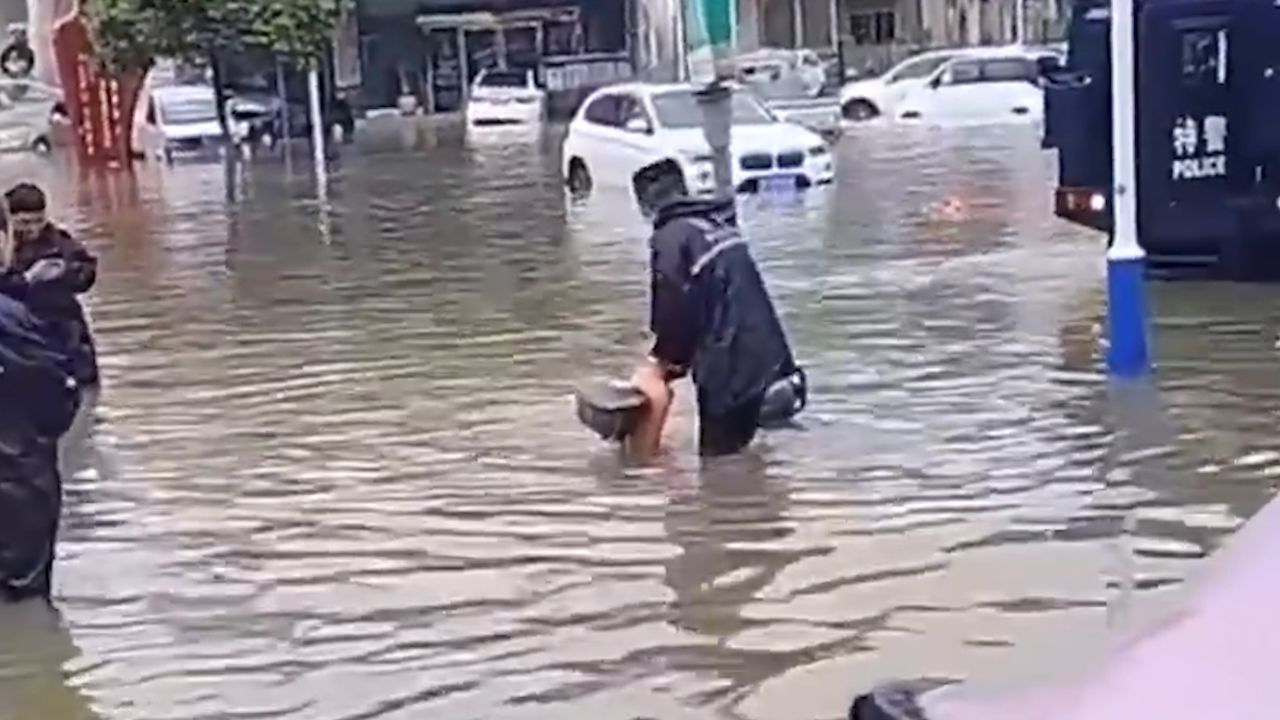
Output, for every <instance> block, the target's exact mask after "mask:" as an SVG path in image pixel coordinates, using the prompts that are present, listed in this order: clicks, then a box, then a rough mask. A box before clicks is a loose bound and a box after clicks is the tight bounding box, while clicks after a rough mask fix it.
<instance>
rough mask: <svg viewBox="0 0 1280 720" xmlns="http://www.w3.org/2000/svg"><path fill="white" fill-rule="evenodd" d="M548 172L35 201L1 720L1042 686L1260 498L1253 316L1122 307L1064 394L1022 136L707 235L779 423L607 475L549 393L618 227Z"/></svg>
mask: <svg viewBox="0 0 1280 720" xmlns="http://www.w3.org/2000/svg"><path fill="white" fill-rule="evenodd" d="M557 147H558V143H557V142H556V141H555V136H554V134H551V133H549V134H548V135H547V136H546V137H533V138H525V137H511V136H506V135H498V136H496V137H489V136H485V137H482V138H478V139H471V140H466V141H464V140H463V138H462V136H461V133H460V131H458V130H450V129H447V128H445V129H433V128H418V129H405V130H403V131H402V132H401V134H399V135H397V134H392V135H391V136H389V137H382V138H380V139H379V140H377V141H372V140H370V141H367V142H364V144H363V146H362V147H360V148H357V149H352V150H347V151H344V153H343V155H342V157H341V158H339V159H337V160H336V161H335V162H334V165H333V169H332V172H333V175H332V178H331V185H330V187H329V189H328V205H327V206H320V205H318V204H317V203H316V201H315V199H314V198H315V194H316V193H315V189H314V186H313V184H312V181H311V180H310V177H309V170H308V168H307V165H306V163H305V160H304V159H303V158H304V157H305V155H306V153H305V151H300V152H299V153H298V157H297V158H295V159H294V160H293V161H292V163H291V167H289V168H286V167H285V166H284V165H283V164H282V163H281V162H279V161H278V160H277V161H270V162H261V163H256V164H253V165H250V166H248V167H240V168H238V169H234V170H230V171H228V170H226V169H224V168H223V167H222V166H221V165H218V164H204V165H200V164H192V165H179V166H175V167H173V168H168V169H157V168H146V169H143V170H140V171H139V174H138V176H137V178H136V180H132V181H129V180H126V179H125V178H123V177H120V176H110V175H108V176H94V175H87V176H83V177H81V176H78V175H77V174H76V173H74V172H73V171H72V170H70V169H69V167H68V166H67V165H66V164H65V163H64V162H62V161H59V160H57V159H54V160H51V161H40V160H35V159H25V160H24V159H19V158H13V157H5V158H0V172H2V173H3V174H4V176H5V178H6V180H11V179H14V178H15V177H16V176H18V175H27V176H31V177H35V178H36V179H38V180H41V181H42V182H45V183H47V184H48V186H49V187H50V190H51V194H52V195H53V198H54V205H55V207H56V208H57V214H58V216H59V218H60V219H61V220H62V221H63V222H64V223H66V224H67V225H69V226H70V227H72V228H74V229H75V230H76V231H77V232H78V233H79V234H80V235H81V236H82V237H83V238H84V239H85V240H86V241H87V242H89V243H91V245H92V246H93V248H94V249H95V250H96V251H97V252H98V253H100V256H101V263H102V264H101V280H100V282H99V285H98V287H97V289H96V291H95V292H94V293H93V295H92V297H91V299H90V304H91V313H92V317H93V321H94V323H95V325H96V328H97V332H98V336H99V339H100V346H101V355H102V362H103V367H104V372H105V378H106V387H105V390H104V392H103V394H102V397H101V398H100V399H99V400H98V402H97V403H96V405H95V406H94V407H93V408H92V409H91V412H90V413H89V414H88V415H86V417H85V418H84V419H83V423H82V425H81V426H80V427H79V428H77V429H76V431H75V432H74V433H73V437H71V438H70V439H69V448H68V453H67V458H66V459H67V463H68V465H69V467H68V478H67V482H66V495H67V502H66V511H65V516H64V519H63V525H64V530H63V536H62V541H63V542H62V546H61V561H60V564H59V566H58V572H57V577H56V585H57V595H58V599H57V602H58V607H59V608H60V610H61V613H60V615H58V616H54V615H51V614H50V613H48V612H47V611H45V610H43V609H42V608H33V607H20V608H0V718H4V719H5V720H8V719H9V718H14V719H15V720H16V719H19V718H20V719H22V720H25V719H27V718H37V717H38V718H41V719H42V720H80V719H81V718H103V719H109V720H126V719H135V718H136V719H139V720H143V719H145V720H162V719H165V718H174V719H178V718H181V719H182V720H192V719H194V718H209V719H213V718H218V719H220V720H225V719H228V718H244V719H247V718H289V719H298V720H301V719H304V718H305V719H307V720H328V719H333V720H339V719H342V720H356V719H363V718H427V717H429V718H450V719H453V718H458V719H460V720H461V719H470V718H486V719H494V720H526V719H534V718H538V719H541V718H557V719H559V718H564V717H583V718H586V717H596V718H611V719H617V720H626V719H629V718H660V719H662V720H667V719H671V720H684V719H709V718H747V719H751V720H794V719H795V718H838V717H841V716H843V714H844V713H845V711H846V708H847V703H848V702H849V700H850V699H851V698H852V696H853V695H854V693H856V692H858V691H860V690H863V689H865V688H867V687H868V686H870V685H871V684H873V683H875V682H877V681H879V680H882V679H886V678H892V677H899V676H909V677H914V676H931V677H952V678H970V679H973V680H975V681H985V682H1019V681H1029V680H1035V679H1039V678H1044V677H1049V676H1050V675H1051V674H1052V673H1054V672H1058V671H1060V670H1061V669H1062V668H1063V667H1066V666H1069V665H1071V664H1072V663H1083V662H1089V661H1090V659H1091V658H1096V657H1097V656H1098V654H1099V653H1101V652H1103V651H1105V649H1106V647H1107V645H1108V643H1109V642H1112V638H1113V637H1114V633H1115V632H1116V631H1118V630H1122V629H1125V628H1128V627H1131V626H1133V625H1135V624H1137V623H1141V622H1143V621H1144V618H1146V617H1147V616H1148V615H1150V614H1151V613H1154V612H1156V610H1157V609H1158V608H1160V607H1164V606H1165V605H1167V603H1170V602H1174V601H1176V599H1177V598H1178V597H1180V596H1181V594H1182V593H1183V592H1184V591H1185V589H1186V588H1187V586H1188V582H1187V581H1188V579H1190V578H1194V575H1195V572H1196V570H1197V569H1198V568H1199V567H1200V566H1201V563H1202V560H1203V559H1204V557H1205V556H1206V555H1207V554H1209V553H1211V552H1212V551H1213V550H1214V549H1215V548H1217V547H1218V546H1219V545H1220V544H1221V543H1222V542H1223V541H1224V540H1225V539H1226V538H1227V537H1229V536H1230V533H1231V532H1232V531H1233V530H1234V529H1235V528H1236V527H1237V526H1238V525H1239V524H1240V523H1241V522H1243V520H1244V519H1246V518H1247V517H1248V516H1249V515H1251V514H1252V513H1253V512H1255V511H1256V510H1257V509H1258V508H1260V507H1261V506H1262V505H1263V504H1264V503H1265V502H1266V500H1267V499H1268V497H1269V496H1270V494H1271V493H1272V489H1273V486H1274V484H1275V482H1276V480H1275V478H1276V477H1277V476H1278V475H1280V438H1278V437H1277V435H1276V433H1275V432H1274V426H1275V419H1276V413H1275V407H1276V404H1275V400H1276V397H1277V391H1276V390H1275V389H1274V388H1275V387H1276V383H1275V372H1274V364H1275V353H1276V338H1277V331H1278V330H1280V327H1278V326H1280V293H1277V291H1276V290H1274V289H1273V288H1269V287H1239V286H1237V287H1232V286H1218V285H1204V284H1159V285H1154V286H1153V287H1152V289H1151V301H1152V305H1153V309H1154V311H1155V313H1156V315H1157V322H1156V324H1155V327H1154V329H1153V335H1154V338H1155V343H1156V348H1155V354H1156V356H1157V359H1158V363H1159V371H1158V376H1157V377H1158V381H1157V384H1156V387H1153V388H1147V389H1143V388H1136V389H1131V390H1130V391H1129V392H1128V393H1126V394H1117V393H1115V392H1113V391H1112V390H1110V389H1109V388H1108V385H1107V384H1106V383H1105V382H1104V378H1103V376H1102V374H1101V373H1100V364H1099V362H1100V350H1099V347H1100V344H1099V337H1098V327H1099V325H1100V323H1101V320H1102V316H1103V307H1104V305H1103V302H1104V297H1103V284H1102V277H1103V267H1102V264H1101V250H1102V241H1101V239H1100V238H1099V237H1098V236H1096V235H1093V234H1091V233H1088V232H1085V231H1081V230H1078V229H1075V228H1073V227H1071V226H1068V225H1066V224H1064V223H1061V222H1058V221H1056V220H1055V219H1053V218H1052V216H1051V212H1050V187H1051V183H1052V178H1053V158H1052V156H1051V155H1048V154H1046V153H1045V152H1043V151H1041V150H1040V149H1039V146H1038V141H1037V137H1036V135H1035V132H1034V131H1033V130H1030V129H1025V130H1018V129H1004V128H1002V129H997V130H986V131H983V130H977V129H970V130H956V131H953V132H905V131H903V132H900V131H893V130H889V129H878V130H876V129H868V130H866V131H859V132H856V133H851V134H850V135H848V136H846V137H845V139H844V140H843V141H842V142H841V144H840V146H839V148H838V163H839V181H838V184H837V185H836V186H835V187H833V188H829V189H817V190H815V191H812V192H809V193H807V194H806V195H804V196H801V197H798V198H785V197H777V198H751V199H747V200H744V201H743V203H742V214H743V218H744V223H745V225H746V227H747V231H748V234H749V238H750V241H751V242H752V244H753V248H754V252H755V253H756V255H757V257H758V259H759V261H760V263H761V265H762V267H763V269H764V272H765V275H766V277H767V280H768V282H769V284H770V286H771V288H772V290H773V292H774V294H775V295H776V299H777V302H778V304H779V306H780V309H781V311H782V313H783V315H784V319H785V321H786V324H787V326H788V327H789V329H790V332H791V334H792V341H793V344H794V346H795V348H796V351H797V354H798V355H799V357H800V359H801V361H802V362H803V363H804V364H805V365H807V367H808V369H809V374H810V378H811V382H812V384H813V388H812V390H813V398H812V405H811V407H810V409H809V410H808V411H807V412H806V414H805V416H804V417H803V424H804V426H805V427H804V429H803V430H788V431H778V432H773V433H769V434H767V435H765V436H764V437H763V439H762V440H761V441H760V442H759V443H758V445H757V447H756V449H755V451H754V452H753V453H751V454H750V455H749V456H748V457H745V458H739V459H735V460H732V461H729V462H725V463H721V464H716V465H712V466H708V467H705V468H703V467H700V465H699V463H698V461H697V459H696V457H695V453H694V448H693V437H694V436H693V433H692V429H693V415H692V409H691V401H690V398H689V395H690V392H689V388H688V387H687V386H681V387H680V388H679V389H678V393H679V396H680V400H679V403H680V405H679V408H678V412H677V416H676V418H675V420H674V427H673V429H672V433H671V452H670V454H669V456H668V457H667V458H666V459H665V461H664V463H663V464H662V466H661V467H660V468H657V469H647V470H642V469H635V468H630V467H627V466H626V464H625V463H623V462H621V461H620V459H619V458H618V456H617V453H616V452H615V451H614V450H613V449H612V448H610V447H606V446H603V445H602V444H600V443H599V442H598V441H597V440H596V438H595V437H594V436H592V435H590V434H589V433H588V432H587V431H585V430H584V429H582V428H581V427H580V426H578V425H577V423H576V420H575V419H574V417H573V414H572V412H571V405H570V401H569V394H570V392H571V390H572V387H573V384H574V382H575V381H577V380H579V379H580V378H584V377H588V376H591V375H608V374H617V373H623V372H625V371H626V370H627V369H628V365H629V363H630V362H631V361H632V360H633V359H634V358H635V357H636V356H637V354H638V353H639V352H641V351H642V350H643V349H644V345H643V343H644V339H645V334H644V328H645V321H646V317H645V313H646V310H647V304H646V290H647V286H646V279H645V275H644V269H645V261H646V249H645V246H644V226H643V224H642V222H641V220H640V218H639V217H638V216H637V214H636V212H635V211H634V209H633V208H632V207H631V204H630V202H629V200H628V199H627V198H626V197H622V196H610V195H600V196H597V197H593V198H591V199H590V200H588V201H587V202H585V203H569V202H567V201H566V199H565V198H564V196H563V193H562V191H561V188H560V186H559V184H558V182H557V180H556V162H557V160H556V150H557Z"/></svg>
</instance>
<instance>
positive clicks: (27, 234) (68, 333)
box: [0, 183, 99, 388]
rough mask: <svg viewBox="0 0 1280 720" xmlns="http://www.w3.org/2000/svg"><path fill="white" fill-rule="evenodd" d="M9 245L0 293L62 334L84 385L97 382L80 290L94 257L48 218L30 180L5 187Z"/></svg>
mask: <svg viewBox="0 0 1280 720" xmlns="http://www.w3.org/2000/svg"><path fill="white" fill-rule="evenodd" d="M5 204H6V207H7V210H8V215H9V217H8V223H9V226H10V227H9V229H10V235H11V239H10V243H11V247H10V248H9V249H8V251H7V252H6V253H4V256H3V257H0V293H4V294H6V295H9V296H11V297H13V298H15V299H17V300H19V301H21V302H22V303H24V304H25V305H27V307H29V308H30V309H31V311H32V312H33V313H35V314H36V316H37V317H39V318H40V319H41V320H42V321H44V322H45V323H46V324H48V326H49V327H50V329H51V330H52V331H53V332H55V333H56V334H57V335H58V336H59V337H61V339H62V341H63V343H64V344H65V345H66V347H67V350H68V353H69V355H70V356H71V359H72V362H73V363H74V370H75V377H76V381H77V382H78V383H79V384H80V385H81V386H82V387H84V388H90V387H96V386H97V385H98V384H99V375H98V356H97V350H96V348H95V347H94V341H93V334H92V332H91V331H90V328H89V322H88V320H87V319H86V318H85V314H84V308H83V307H82V306H81V305H80V300H79V297H78V296H79V295H81V294H83V293H86V292H88V291H89V290H90V289H92V288H93V285H94V283H95V282H96V281H97V277H98V261H97V258H95V257H94V256H93V255H92V254H90V253H89V251H88V250H86V249H85V247H84V246H83V245H81V244H80V242H79V241H77V240H76V239H75V238H74V237H72V236H71V235H70V234H69V233H68V232H67V231H65V230H63V229H62V228H60V227H58V226H57V225H54V224H53V223H51V222H49V219H48V217H47V215H46V214H45V213H46V200H45V195H44V192H43V191H42V190H41V189H40V188H38V187H36V186H35V185H32V184H30V183H22V184H19V185H16V186H14V187H13V188H12V189H10V190H9V191H8V192H7V193H5Z"/></svg>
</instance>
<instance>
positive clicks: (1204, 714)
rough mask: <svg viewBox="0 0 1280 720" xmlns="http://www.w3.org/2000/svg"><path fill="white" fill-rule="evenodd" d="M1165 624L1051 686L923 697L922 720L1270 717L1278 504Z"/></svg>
mask: <svg viewBox="0 0 1280 720" xmlns="http://www.w3.org/2000/svg"><path fill="white" fill-rule="evenodd" d="M1211 562H1212V563H1213V564H1212V566H1210V568H1209V573H1208V575H1207V576H1206V577H1205V578H1204V585H1203V586H1202V587H1201V588H1200V589H1199V591H1198V592H1196V593H1195V594H1194V596H1193V597H1192V599H1191V600H1190V602H1189V603H1187V605H1186V606H1185V608H1184V609H1183V610H1182V611H1181V612H1180V613H1179V614H1177V615H1176V616H1174V617H1173V618H1172V619H1171V620H1169V621H1168V622H1165V623H1164V624H1162V625H1159V626H1157V627H1154V628H1151V629H1148V630H1147V631H1145V632H1143V633H1142V634H1140V635H1138V636H1137V637H1135V638H1134V639H1133V640H1131V641H1129V642H1128V643H1126V644H1125V646H1124V647H1123V648H1121V650H1120V651H1119V652H1117V653H1116V654H1115V655H1114V656H1113V657H1112V658H1111V660H1109V661H1108V662H1107V663H1105V664H1104V665H1103V666H1101V667H1100V668H1098V670H1097V671H1096V672H1093V673H1090V674H1089V675H1087V676H1085V677H1083V678H1081V679H1079V680H1077V681H1074V682H1070V683H1064V684H1062V685H1060V686H1057V687H1041V688H1034V689H1030V690H1026V691H1022V692H1017V693H1010V694H1008V695H1005V696H989V697H982V696H980V695H978V694H976V693H972V692H969V691H966V690H965V689H964V688H963V687H959V686H955V687H950V688H944V689H941V690H936V691H934V692H932V693H926V694H925V695H924V697H923V698H922V699H921V705H922V707H923V709H924V711H925V714H926V716H927V717H928V718H929V720H1028V719H1030V718H1035V720H1146V719H1148V718H1150V719H1152V720H1155V719H1156V718H1158V719H1159V720H1209V719H1210V718H1214V719H1216V718H1231V719H1232V720H1235V719H1239V720H1254V719H1258V720H1263V719H1265V718H1275V717H1280V662H1277V660H1276V658H1277V654H1278V653H1280V498H1278V499H1276V500H1272V501H1271V502H1270V503H1269V504H1268V505H1267V506H1266V507H1265V508H1263V509H1262V511H1261V512H1259V513H1258V514H1257V515H1256V516H1254V518H1253V519H1251V520H1250V521H1249V522H1248V523H1247V524H1246V525H1245V526H1244V528H1242V529H1241V530H1240V532H1239V533H1238V534H1237V535H1236V536H1235V537H1234V538H1232V539H1231V541H1230V542H1229V544H1228V545H1227V546H1226V547H1225V548H1224V549H1223V550H1222V551H1221V552H1220V553H1218V554H1217V555H1216V556H1215V557H1214V558H1213V560H1211Z"/></svg>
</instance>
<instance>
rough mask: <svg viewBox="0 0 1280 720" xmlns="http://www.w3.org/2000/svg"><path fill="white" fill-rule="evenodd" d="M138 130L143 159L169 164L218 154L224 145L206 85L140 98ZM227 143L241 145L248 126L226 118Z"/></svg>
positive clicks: (160, 90)
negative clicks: (141, 111)
mask: <svg viewBox="0 0 1280 720" xmlns="http://www.w3.org/2000/svg"><path fill="white" fill-rule="evenodd" d="M144 102H145V103H146V104H147V105H146V110H145V116H144V120H143V123H142V126H141V127H140V128H138V137H137V138H136V140H135V147H136V149H137V150H138V151H139V152H141V153H142V154H143V156H144V157H147V158H153V159H159V160H164V161H168V162H171V161H173V160H174V158H175V157H177V156H179V155H202V154H210V153H219V152H221V151H222V150H223V149H224V148H225V145H226V142H225V139H224V138H223V133H222V124H221V123H219V122H218V104H217V101H216V99H215V95H214V91H213V88H211V87H208V86H206V85H171V86H165V87H158V88H156V89H154V90H152V91H151V93H150V94H149V95H147V96H146V98H144ZM227 123H228V130H229V132H230V135H231V143H232V144H233V145H238V144H240V143H243V142H244V141H245V139H246V137H247V135H248V126H247V125H246V124H245V123H244V122H241V121H238V120H235V119H233V118H230V117H228V118H227Z"/></svg>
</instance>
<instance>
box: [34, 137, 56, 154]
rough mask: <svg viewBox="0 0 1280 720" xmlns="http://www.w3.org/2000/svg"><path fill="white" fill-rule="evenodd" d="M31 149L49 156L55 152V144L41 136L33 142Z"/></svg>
mask: <svg viewBox="0 0 1280 720" xmlns="http://www.w3.org/2000/svg"><path fill="white" fill-rule="evenodd" d="M31 149H32V150H34V151H35V152H37V153H39V154H41V155H48V154H49V153H50V152H52V151H53V143H51V142H49V138H47V137H45V136H44V135H41V136H40V137H38V138H36V139H35V140H33V141H32V143H31Z"/></svg>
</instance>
